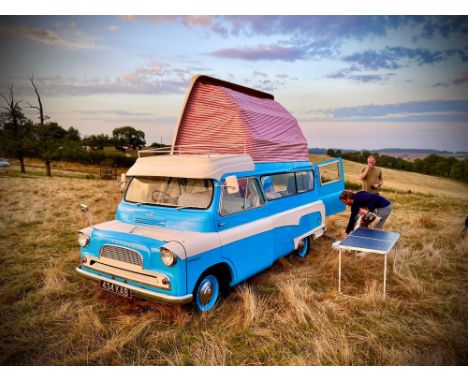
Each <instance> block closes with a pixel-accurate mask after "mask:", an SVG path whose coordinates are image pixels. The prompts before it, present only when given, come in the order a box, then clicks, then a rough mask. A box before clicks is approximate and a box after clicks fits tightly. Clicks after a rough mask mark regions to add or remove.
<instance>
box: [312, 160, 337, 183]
mask: <svg viewBox="0 0 468 382" xmlns="http://www.w3.org/2000/svg"><path fill="white" fill-rule="evenodd" d="M332 164H336V166H337V167H338V175H339V177H338V179H335V180H330V181H328V182H325V183H322V177H321V176H320V167H325V166H330V165H332ZM316 166H317V171H318V178H319V180H320V186H327V185H329V184H333V183H336V182H341V181H342V180H343V174H342V173H341V166H340V162H339V161H338V160H337V161H336V162H331V163H323V164H320V163H319V164H317V165H316Z"/></svg>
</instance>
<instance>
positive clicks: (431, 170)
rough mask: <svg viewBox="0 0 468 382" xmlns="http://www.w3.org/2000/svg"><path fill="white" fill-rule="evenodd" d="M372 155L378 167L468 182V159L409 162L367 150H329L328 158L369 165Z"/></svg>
mask: <svg viewBox="0 0 468 382" xmlns="http://www.w3.org/2000/svg"><path fill="white" fill-rule="evenodd" d="M371 154H372V155H373V156H374V157H375V158H376V160H377V165H378V166H381V167H387V168H394V169H398V170H405V171H411V172H417V173H421V174H426V175H436V176H442V177H444V178H451V179H456V180H462V181H465V182H468V158H465V159H457V158H454V157H444V156H440V155H436V154H431V155H429V156H427V157H425V158H424V159H416V160H414V161H408V160H405V159H402V158H396V157H393V156H389V155H380V154H379V153H372V152H370V151H367V150H363V151H352V152H346V153H343V152H342V151H341V150H333V149H328V150H327V155H328V156H331V157H341V158H343V159H348V160H351V161H353V162H359V163H367V157H368V156H369V155H371Z"/></svg>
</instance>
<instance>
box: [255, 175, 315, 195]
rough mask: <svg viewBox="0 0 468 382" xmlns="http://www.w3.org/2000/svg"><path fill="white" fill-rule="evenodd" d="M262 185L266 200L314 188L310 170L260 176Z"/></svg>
mask: <svg viewBox="0 0 468 382" xmlns="http://www.w3.org/2000/svg"><path fill="white" fill-rule="evenodd" d="M261 179H262V186H263V190H264V191H265V195H266V197H267V199H268V200H274V199H279V198H284V197H285V196H291V195H296V194H299V193H302V192H307V191H311V190H313V189H314V176H313V173H312V171H310V170H307V171H298V172H288V173H284V174H274V175H267V176H262V178H261Z"/></svg>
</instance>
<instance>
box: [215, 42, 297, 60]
mask: <svg viewBox="0 0 468 382" xmlns="http://www.w3.org/2000/svg"><path fill="white" fill-rule="evenodd" d="M210 55H212V56H215V57H221V58H232V59H240V60H249V61H260V60H268V61H271V60H281V61H296V60H299V59H302V58H303V57H304V51H302V50H301V49H299V48H296V47H292V46H282V45H279V44H271V45H257V46H256V47H245V48H226V49H220V50H216V51H214V52H211V53H210Z"/></svg>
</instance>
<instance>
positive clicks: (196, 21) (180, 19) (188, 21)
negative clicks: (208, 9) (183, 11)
mask: <svg viewBox="0 0 468 382" xmlns="http://www.w3.org/2000/svg"><path fill="white" fill-rule="evenodd" d="M145 19H146V20H147V21H149V22H151V23H154V24H159V23H170V22H177V23H181V24H183V25H185V26H186V27H189V28H193V27H211V26H213V23H214V20H215V19H214V18H213V16H203V15H191V16H145Z"/></svg>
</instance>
